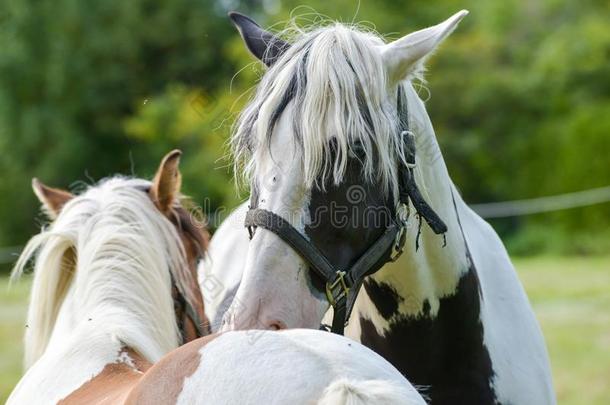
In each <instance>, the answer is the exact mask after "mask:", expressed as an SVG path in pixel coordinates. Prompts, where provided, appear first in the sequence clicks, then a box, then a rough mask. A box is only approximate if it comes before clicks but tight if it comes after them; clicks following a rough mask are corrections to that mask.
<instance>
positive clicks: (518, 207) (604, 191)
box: [470, 186, 610, 218]
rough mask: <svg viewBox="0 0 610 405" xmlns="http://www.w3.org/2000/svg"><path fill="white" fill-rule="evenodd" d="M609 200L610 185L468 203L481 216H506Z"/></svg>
mask: <svg viewBox="0 0 610 405" xmlns="http://www.w3.org/2000/svg"><path fill="white" fill-rule="evenodd" d="M609 201H610V186H606V187H599V188H593V189H589V190H583V191H577V192H574V193H566V194H560V195H554V196H548V197H539V198H530V199H527V200H513V201H503V202H496V203H485V204H470V208H472V209H473V210H474V211H475V212H476V213H477V214H479V215H480V216H482V217H483V218H506V217H517V216H522V215H530V214H538V213H543V212H551V211H560V210H565V209H568V208H578V207H586V206H589V205H595V204H602V203H605V202H609Z"/></svg>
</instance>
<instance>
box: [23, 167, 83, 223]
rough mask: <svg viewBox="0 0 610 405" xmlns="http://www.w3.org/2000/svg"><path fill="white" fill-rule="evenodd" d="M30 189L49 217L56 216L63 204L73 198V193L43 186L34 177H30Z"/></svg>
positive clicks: (53, 217)
mask: <svg viewBox="0 0 610 405" xmlns="http://www.w3.org/2000/svg"><path fill="white" fill-rule="evenodd" d="M32 189H33V190H34V194H36V197H38V200H40V202H41V203H42V207H43V208H44V210H45V212H46V213H47V215H48V216H49V218H51V219H55V218H57V216H58V215H59V213H60V211H61V209H62V208H63V206H64V205H66V203H67V202H68V201H70V200H71V199H72V198H74V195H72V194H71V193H70V192H68V191H64V190H60V189H58V188H52V187H48V186H45V185H44V184H42V183H41V182H40V180H38V179H37V178H36V177H34V178H33V179H32Z"/></svg>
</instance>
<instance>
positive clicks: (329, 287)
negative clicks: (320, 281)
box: [326, 270, 349, 308]
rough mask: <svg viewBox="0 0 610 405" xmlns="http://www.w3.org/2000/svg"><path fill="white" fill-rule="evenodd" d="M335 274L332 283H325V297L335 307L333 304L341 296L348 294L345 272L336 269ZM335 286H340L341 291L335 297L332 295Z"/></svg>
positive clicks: (335, 303)
mask: <svg viewBox="0 0 610 405" xmlns="http://www.w3.org/2000/svg"><path fill="white" fill-rule="evenodd" d="M336 274H337V278H336V279H335V281H333V282H332V283H330V282H327V283H326V299H327V300H328V302H329V303H330V305H331V306H332V307H333V308H334V307H335V305H337V301H339V300H340V299H342V298H343V297H347V295H348V294H349V287H348V286H347V283H346V282H345V275H346V273H345V272H344V271H341V270H338V271H337V273H336ZM337 286H339V287H340V288H341V292H340V294H339V295H337V297H336V298H335V296H334V295H333V291H334V290H335V288H337Z"/></svg>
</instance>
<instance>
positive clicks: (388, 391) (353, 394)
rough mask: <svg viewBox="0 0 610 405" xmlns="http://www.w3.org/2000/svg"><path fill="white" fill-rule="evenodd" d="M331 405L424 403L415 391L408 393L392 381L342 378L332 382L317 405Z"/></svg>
mask: <svg viewBox="0 0 610 405" xmlns="http://www.w3.org/2000/svg"><path fill="white" fill-rule="evenodd" d="M331 404H332V405H338V404H341V405H365V404H384V405H399V404H401V405H405V404H406V405H423V404H425V402H424V401H423V400H422V397H421V396H420V395H419V394H418V393H417V391H415V390H413V391H410V390H408V389H406V388H405V387H404V386H403V385H400V384H397V383H395V382H393V381H385V380H350V379H347V378H342V379H339V380H337V381H333V382H332V383H331V384H330V385H329V386H328V387H327V388H326V390H324V394H322V397H321V398H320V399H319V401H318V405H331Z"/></svg>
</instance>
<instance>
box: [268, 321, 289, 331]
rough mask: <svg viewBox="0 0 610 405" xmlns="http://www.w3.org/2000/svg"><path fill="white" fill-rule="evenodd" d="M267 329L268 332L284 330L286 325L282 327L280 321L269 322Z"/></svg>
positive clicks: (282, 324)
mask: <svg viewBox="0 0 610 405" xmlns="http://www.w3.org/2000/svg"><path fill="white" fill-rule="evenodd" d="M267 328H268V329H270V330H281V329H286V325H284V323H283V322H281V321H272V322H269V324H268V326H267Z"/></svg>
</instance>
